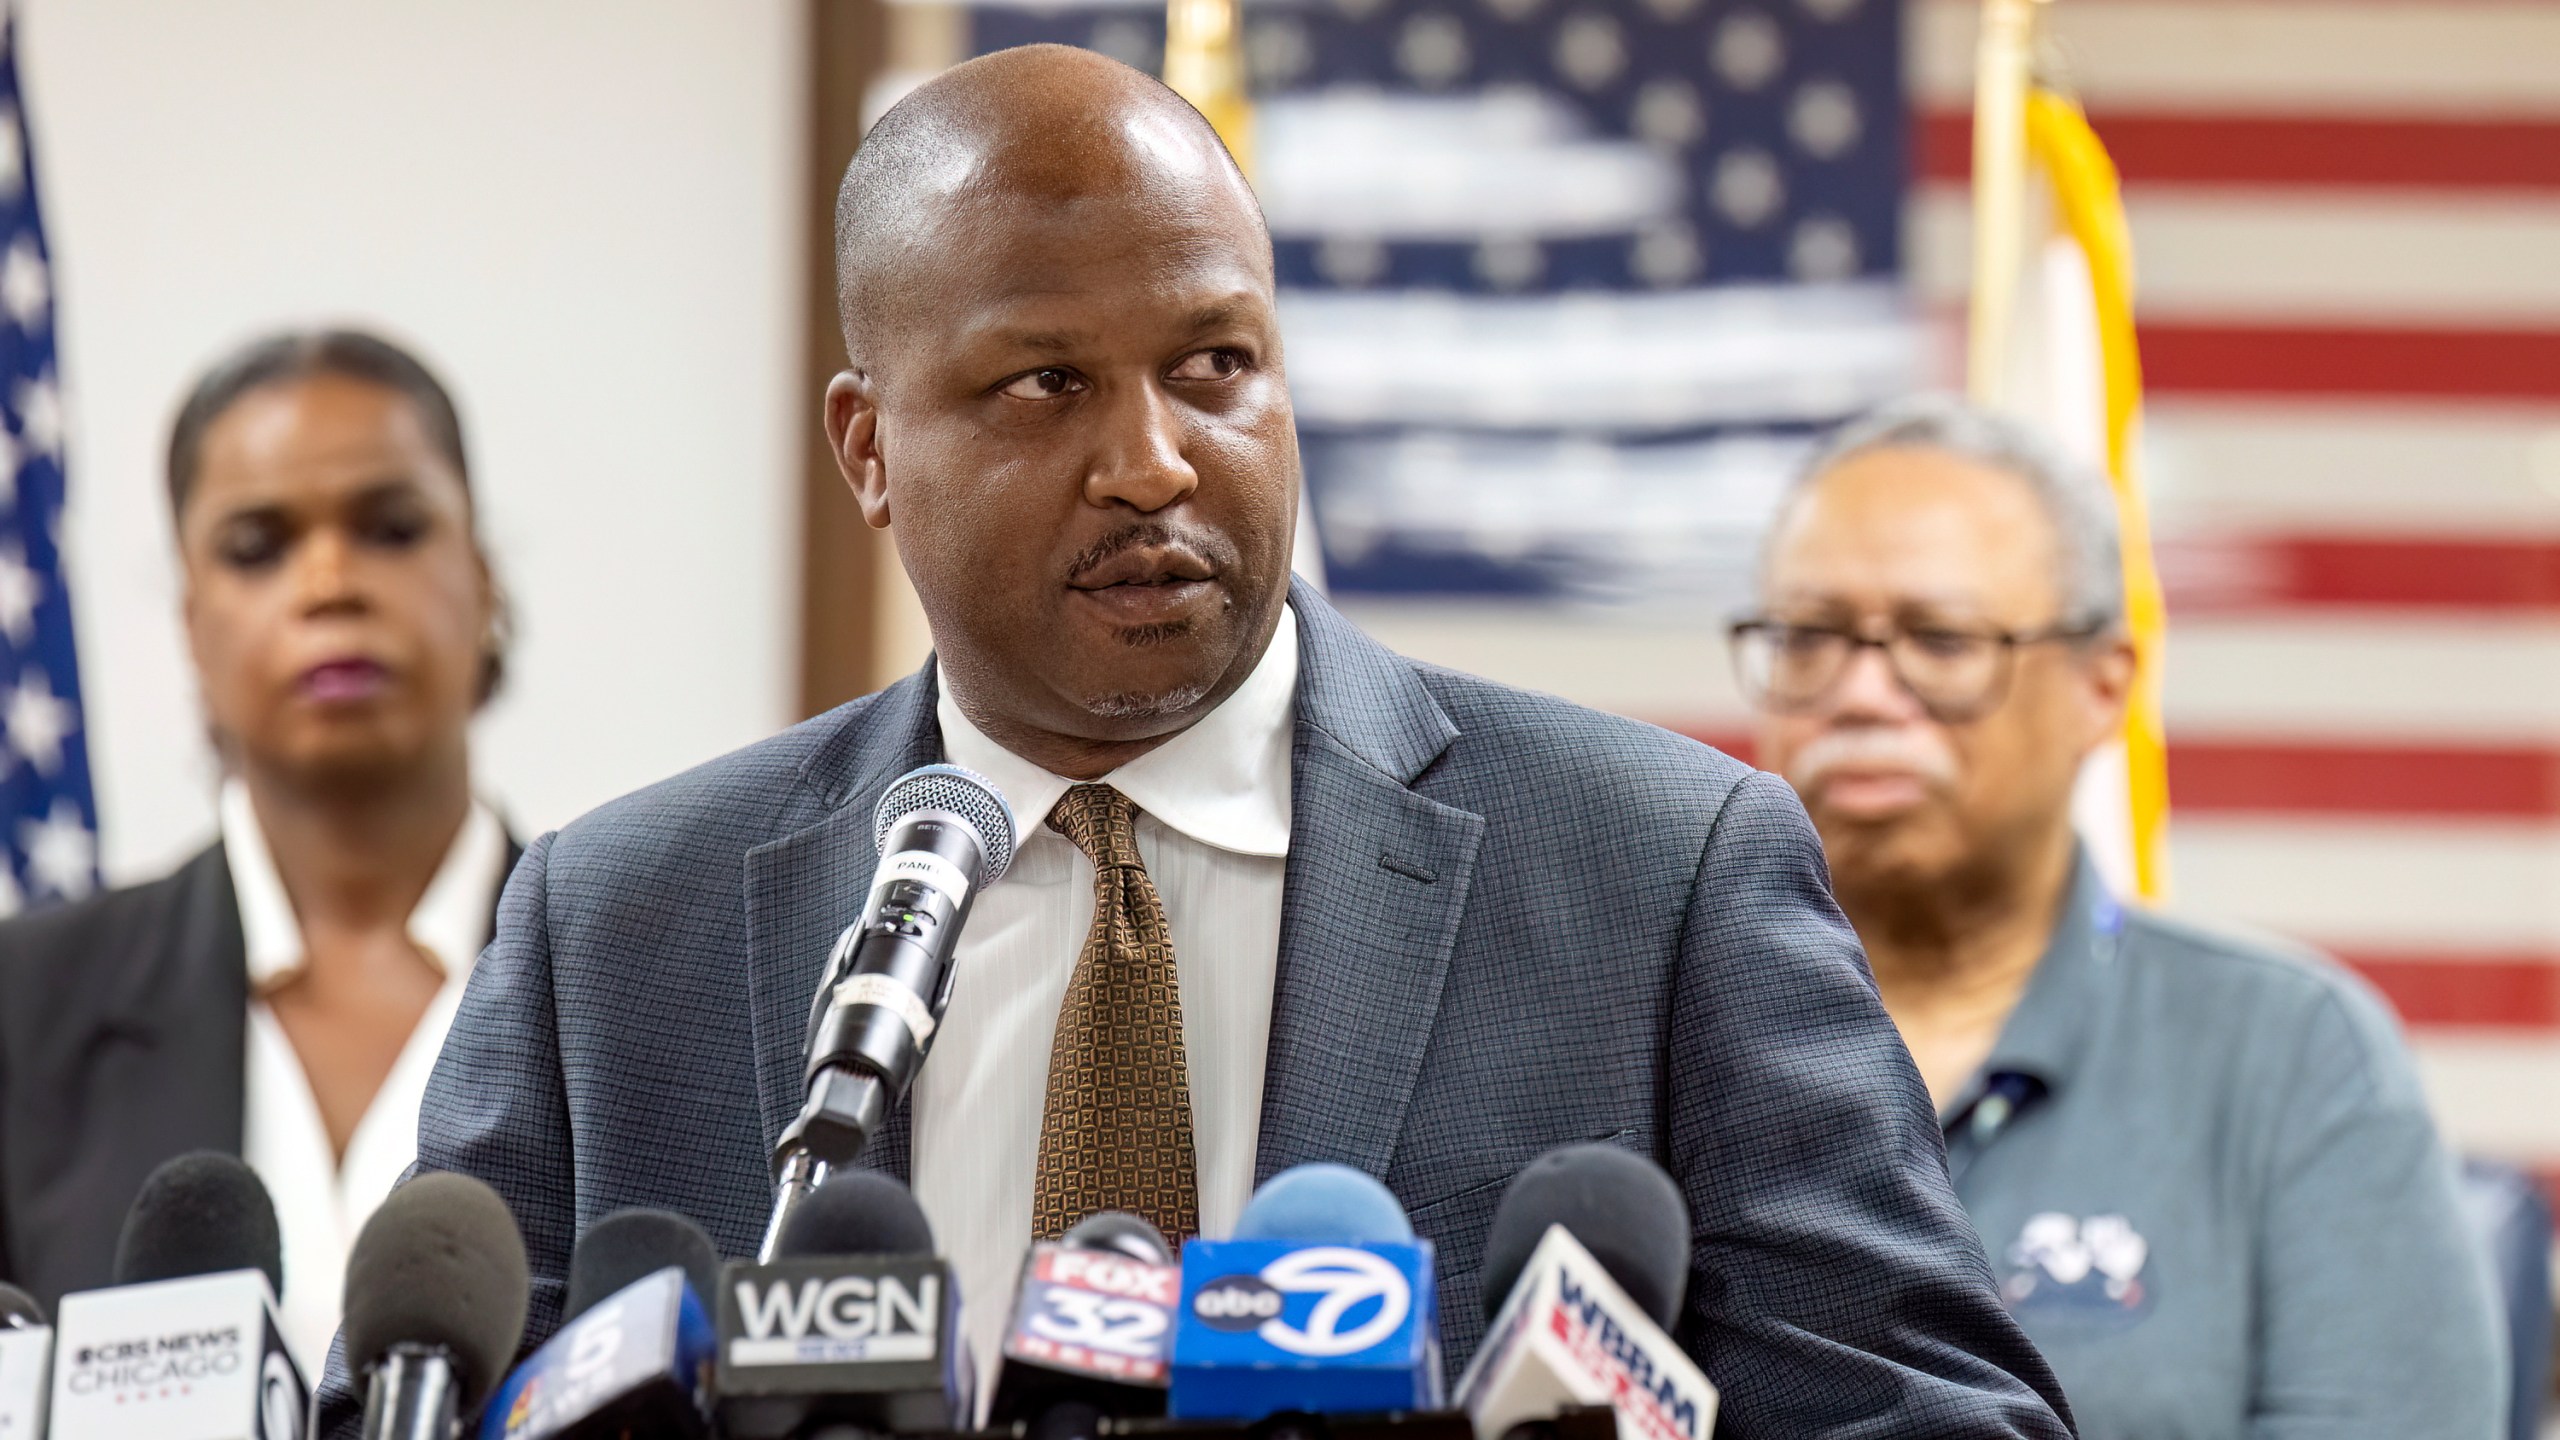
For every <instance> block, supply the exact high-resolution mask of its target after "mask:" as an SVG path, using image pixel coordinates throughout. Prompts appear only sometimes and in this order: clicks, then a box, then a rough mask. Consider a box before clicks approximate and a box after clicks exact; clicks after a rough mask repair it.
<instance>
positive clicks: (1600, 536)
mask: <svg viewBox="0 0 2560 1440" xmlns="http://www.w3.org/2000/svg"><path fill="white" fill-rule="evenodd" d="M1170 10H1171V14H1170V16H1168V13H1167V8H1166V6H1165V5H1164V4H1163V3H1162V0H1144V3H1135V4H1131V3H1112V0H1099V3H1096V0H1071V3H1057V0H1011V3H1008V0H989V3H976V4H970V5H967V6H965V7H964V8H963V10H962V14H963V16H964V17H965V21H966V24H967V27H968V29H967V38H966V42H965V48H966V49H967V50H968V51H969V52H971V53H985V52H987V51H990V50H995V49H1001V48H1003V47H1005V46H1008V45H1017V44H1024V43H1028V42H1033V41H1056V42H1063V43H1067V44H1074V45H1084V46H1087V47H1090V48H1092V49H1096V50H1099V51H1102V52H1103V53H1105V54H1108V55H1112V56H1114V57H1115V58H1118V59H1121V60H1124V61H1127V62H1128V63H1130V64H1132V65H1135V66H1138V67H1139V68H1141V69H1146V70H1153V71H1156V72H1157V73H1160V74H1162V75H1164V76H1165V77H1166V79H1167V80H1168V82H1169V83H1171V84H1173V86H1174V87H1175V88H1176V89H1177V90H1181V91H1182V92H1183V93H1184V94H1186V95H1189V96H1190V97H1191V98H1192V99H1193V100H1194V102H1195V103H1198V104H1200V105H1201V108H1202V109H1203V111H1204V112H1205V113H1207V114H1209V115H1210V117H1211V118H1212V120H1213V121H1215V122H1216V123H1217V124H1219V125H1220V127H1221V129H1222V132H1223V133H1226V134H1227V135H1228V136H1229V139H1230V143H1231V144H1233V143H1236V142H1237V140H1238V139H1239V138H1240V137H1243V136H1244V129H1243V125H1242V119H1243V117H1244V114H1245V109H1244V106H1243V105H1242V104H1241V103H1240V97H1238V100H1237V101H1234V102H1231V101H1230V100H1229V99H1228V94H1229V92H1226V91H1222V90H1212V89H1206V88H1202V87H1201V86H1200V83H1199V81H1198V80H1197V79H1195V77H1206V76H1213V75H1222V74H1223V75H1233V74H1234V73H1236V68H1237V62H1236V59H1235V58H1233V57H1235V56H1236V55H1238V54H1239V53H1240V57H1241V69H1242V71H1243V74H1244V78H1245V80H1246V82H1247V85H1248V87H1249V91H1250V94H1251V96H1252V106H1251V111H1250V136H1249V141H1248V143H1245V144H1243V145H1242V146H1241V147H1240V148H1239V154H1240V156H1241V157H1242V158H1244V159H1245V161H1246V163H1247V164H1248V165H1249V167H1250V170H1251V174H1252V178H1253V181H1254V185H1255V189H1256V191H1257V193H1258V194H1259V196H1260V198H1261V200H1262V203H1263V208H1264V212H1265V214H1266V215H1267V216H1268V217H1269V219H1270V222H1271V228H1272V233H1273V238H1274V244H1275V249H1276V252H1277V259H1278V265H1279V274H1280V283H1281V304H1282V310H1283V320H1284V324H1285V326H1286V329H1287V334H1288V338H1289V354H1288V364H1289V379H1290V389H1291V394H1292V399H1293V401H1294V402H1295V405H1296V408H1297V415H1298V421H1299V436H1300V441H1301V446H1302V449H1303V452H1304V454H1305V457H1306V465H1307V475H1308V481H1309V485H1310V488H1311V491H1312V496H1313V501H1314V513H1315V518H1316V519H1317V521H1318V522H1319V524H1320V527H1321V530H1322V542H1323V545H1322V548H1323V556H1324V564H1325V567H1326V570H1327V572H1328V574H1329V577H1330V579H1331V581H1332V588H1333V590H1334V591H1335V593H1336V594H1338V595H1341V596H1343V597H1345V598H1346V599H1347V600H1350V601H1352V602H1355V603H1356V602H1357V601H1359V600H1360V599H1362V598H1363V597H1384V596H1395V597H1407V598H1421V599H1425V600H1434V601H1437V600H1449V601H1457V602H1461V603H1475V602H1482V601H1509V602H1528V603H1536V604H1544V605H1554V606H1559V607H1565V608H1587V609H1591V610H1594V611H1608V612H1612V613H1615V612H1619V611H1624V610H1629V609H1636V610H1649V611H1652V612H1654V613H1657V614H1669V615H1679V616H1688V615H1696V614H1700V613H1717V614H1720V613H1722V612H1724V611H1725V610H1728V609H1731V608H1733V607H1734V606H1735V605H1736V604H1738V603H1739V601H1740V599H1741V590H1740V586H1741V581H1742V579H1743V577H1744V575H1745V573H1746V571H1747V563H1746V562H1747V559H1748V556H1749V554H1750V549H1751V546H1752V544H1753V543H1754V538H1755V537H1756V534H1757V532H1758V530H1759V528H1760V525H1761V522H1762V520H1763V518H1764V517H1765V515H1766V513H1767V511H1768V508H1769V505H1770V504H1771V502H1772V501H1773V499H1774V497H1775V494H1776V491H1777V488H1778V487H1779V485H1780V484H1781V483H1782V482H1783V480H1784V478H1785V476H1786V474H1787V472H1788V470H1789V468H1790V467H1791V466H1792V464H1793V463H1794V462H1795V461H1796V460H1797V459H1798V458H1799V457H1801V456H1802V455H1803V453H1804V452H1805V450H1806V448H1807V446H1808V445H1809V443H1810V438H1811V436H1812V435H1813V434H1814V433H1815V432H1816V431H1817V430H1818V429H1819V428H1821V427H1823V426H1825V425H1828V424H1830V423H1832V422H1834V421H1837V420H1839V419H1841V418H1843V417H1845V416H1846V415H1848V414H1850V413H1852V412H1854V411H1856V410H1858V409H1860V408H1862V407H1864V406H1865V405H1867V404H1871V403H1874V402H1876V401H1879V400H1882V399H1885V398H1887V397H1889V396H1891V395H1894V394H1898V393H1901V392H1903V391H1905V390H1909V389H1912V388H1915V387H1916V386H1917V385H1918V384H1919V383H1921V381H1922V379H1923V377H1924V373H1925V369H1926V367H1925V365H1924V363H1923V362H1924V358H1925V353H1926V350H1927V339H1926V327H1925V325H1924V324H1923V323H1922V321H1921V319H1920V318H1919V317H1918V315H1917V314H1916V312H1915V310H1914V307H1912V306H1911V305H1910V304H1909V303H1908V302H1907V301H1906V298H1905V296H1904V293H1903V288H1902V286H1901V283H1900V225H1901V209H1902V200H1903V192H1904V181H1905V176H1906V171H1907V165H1906V154H1907V147H1906V144H1905V136H1906V134H1907V130H1906V127H1905V113H1906V106H1905V104H1904V99H1903V91H1902V79H1901V23H1900V22H1901V17H1900V15H1899V13H1898V6H1897V5H1896V4H1895V3H1892V0H1766V3H1763V0H1753V3H1728V0H1248V3H1243V4H1241V5H1236V4H1234V0H1172V3H1171V6H1170ZM1168 20H1170V21H1171V24H1170V26H1168ZM1212 37H1216V38H1218V39H1220V41H1221V43H1220V44H1219V45H1216V46H1211V45H1209V44H1206V43H1204V41H1206V40H1207V39H1210V38H1212ZM1168 42H1170V43H1168ZM1691 658H1692V659H1693V661H1694V663H1696V664H1697V665H1700V666H1721V664H1722V659H1721V656H1720V655H1718V654H1716V653H1714V652H1712V651H1707V652H1701V653H1697V654H1695V655H1694V656H1692V657H1691Z"/></svg>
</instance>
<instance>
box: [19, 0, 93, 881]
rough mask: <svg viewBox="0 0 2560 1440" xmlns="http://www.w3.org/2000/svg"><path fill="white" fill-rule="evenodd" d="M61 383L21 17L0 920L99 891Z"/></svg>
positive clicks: (49, 262)
mask: <svg viewBox="0 0 2560 1440" xmlns="http://www.w3.org/2000/svg"><path fill="white" fill-rule="evenodd" d="M62 431H63V418H62V388H61V381H60V378H59V374H58V371H57V369H56V366H55V362H54V307H53V269H52V264H51V257H50V255H49V253H48V252H47V251H46V249H45V243H44V224H43V215H42V212H41V211H40V210H39V209H38V207H37V204H36V184H35V170H34V165H33V157H32V154H31V152H30V149H29V146H28V143H27V123H26V110H25V107H24V104H23V102H22V100H21V97H20V92H19V89H18V52H17V24H16V21H15V20H14V18H7V19H0V766H5V767H6V768H5V770H0V853H5V856H6V863H5V864H0V914H7V913H11V912H14V911H17V910H19V909H22V908H25V907H27V906H31V905H42V904H46V903H48V902H51V901H56V900H68V899H77V898H79V897H81V896H83V895H87V894H88V893H90V892H91V891H93V890H95V889H96V888H97V887H98V845H97V834H98V808H97V803H96V801H95V799H94V798H93V797H92V795H91V793H90V789H89V746H88V741H87V738H86V736H85V735H84V734H83V733H82V729H81V722H80V663H79V656H78V652H77V651H76V649H75V648H74V646H73V645H72V639H71V596H70V592H69V591H68V590H67V589H66V588H65V587H64V585H63V579H62V550H61V536H62V499H63V458H62V451H63V444H62Z"/></svg>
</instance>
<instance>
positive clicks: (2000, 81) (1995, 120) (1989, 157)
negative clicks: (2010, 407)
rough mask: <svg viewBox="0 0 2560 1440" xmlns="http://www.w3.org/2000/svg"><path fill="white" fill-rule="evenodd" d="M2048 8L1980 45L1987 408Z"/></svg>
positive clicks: (1998, 359) (1978, 389)
mask: <svg viewBox="0 0 2560 1440" xmlns="http://www.w3.org/2000/svg"><path fill="white" fill-rule="evenodd" d="M1174 3H1175V4H1176V5H1180V4H1182V3H1184V0H1174ZM2045 3H2048V0H1982V31H1981V35H1980V37H1979V38H1978V39H1977V40H1976V42H1975V46H1974V76H1973V303H1972V315H1971V318H1970V323H1969V328H1968V329H1967V331H1966V336H1965V387H1966V389H1967V390H1968V391H1969V392H1970V393H1971V394H1972V396H1973V398H1974V400H1975V401H1977V402H1978V403H1981V404H1984V405H1994V406H1996V405H2000V404H2001V403H2002V402H2004V401H2005V400H2006V399H2007V398H2008V393H2007V392H2008V379H2009V375H2008V371H2009V364H2008V361H2009V345H2010V342H2011V339H2012V337H2013V334H2014V332H2015V330H2016V328H2017V314H2018V289H2019V286H2020V284H2021V283H2023V276H2024V274H2025V265H2026V206H2027V80H2028V62H2029V56H2030V47H2031V45H2032V44H2033V41H2034V36H2035V16H2036V10H2037V8H2038V7H2039V6H2040V5H2043V4H2045Z"/></svg>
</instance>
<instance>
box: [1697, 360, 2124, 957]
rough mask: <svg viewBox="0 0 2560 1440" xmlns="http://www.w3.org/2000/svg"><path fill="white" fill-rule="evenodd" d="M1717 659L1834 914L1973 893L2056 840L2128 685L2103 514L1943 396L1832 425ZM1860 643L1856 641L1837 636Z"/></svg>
mask: <svg viewBox="0 0 2560 1440" xmlns="http://www.w3.org/2000/svg"><path fill="white" fill-rule="evenodd" d="M1760 606H1761V610H1760V614H1759V616H1758V617H1757V618H1756V620H1755V621H1752V622H1746V623H1745V624H1744V625H1743V626H1741V627H1737V632H1736V636H1735V641H1736V647H1737V656H1736V658H1737V662H1738V663H1739V665H1740V666H1741V669H1742V672H1743V682H1744V686H1745V689H1746V691H1747V692H1749V693H1751V694H1752V695H1753V698H1754V699H1755V701H1757V702H1758V703H1759V704H1760V706H1761V709H1762V714H1763V720H1762V723H1761V727H1760V743H1761V755H1760V759H1761V763H1762V764H1764V765H1767V766H1768V767H1769V768H1771V769H1773V770H1776V771H1778V772H1779V773H1780V774H1783V775H1785V776H1786V777H1787V779H1788V780H1789V781H1791V782H1792V783H1793V784H1794V785H1795V787H1796V790H1797V792H1798V793H1799V794H1800V795H1801V796H1802V797H1803V798H1804V803H1805V808H1806V809H1807V810H1808V811H1809V812H1810V813H1811V814H1812V816H1813V820H1814V824H1815V825H1816V827H1817V828H1819V829H1820V830H1821V832H1822V839H1823V847H1824V849H1825V850H1826V851H1827V852H1828V853H1829V855H1830V859H1831V868H1832V874H1833V879H1834V883H1835V884H1836V885H1837V886H1838V888H1839V890H1840V893H1841V896H1842V898H1843V899H1844V900H1845V901H1847V902H1848V903H1850V904H1851V905H1852V906H1853V907H1854V906H1859V905H1862V904H1871V905H1876V906H1895V907H1899V906H1901V905H1903V904H1906V903H1909V902H1915V901H1916V902H1921V903H1924V904H1925V902H1926V900H1927V899H1928V898H1929V897H1932V896H1938V897H1944V898H1948V899H1956V898H1961V897H1963V896H1965V895H1967V894H1983V893H1996V892H1997V891H1998V890H1999V889H2000V888H2002V887H2003V886H2004V885H2005V883H2006V882H2007V879H2008V877H2010V876H2012V875H2014V874H2015V873H2017V870H2018V868H2019V867H2020V866H2021V865H2022V864H2024V863H2026V862H2027V861H2028V860H2029V859H2030V858H2031V857H2033V856H2036V855H2038V854H2041V853H2045V851H2046V847H2050V846H2053V845H2056V844H2060V843H2063V842H2064V839H2065V837H2067V835H2068V834H2069V824H2070V804H2071V790H2072V782H2073V780H2074V778H2075V777H2076V776H2077V774H2078V772H2079V768H2080V763H2081V761H2082V760H2083V759H2084V758H2085V757H2086V756H2087V755H2088V754H2089V752H2090V751H2091V750H2092V749H2094V748H2096V747H2097V746H2098V745H2099V744H2100V743H2102V742H2103V741H2104V740H2105V739H2106V738H2107V737H2108V736H2109V735H2110V734H2112V733H2113V732H2114V730H2115V727H2116V725H2117V723H2118V722H2119V720H2120V719H2121V717H2122V715H2123V709H2124V704H2125V699H2126V695H2127V692H2128V690H2129V689H2130V687H2131V684H2132V678H2133V651H2132V647H2131V646H2130V644H2129V643H2128V642H2127V641H2126V640H2125V638H2124V629H2123V618H2124V588H2123V579H2122V571H2121V569H2120V561H2119V557H2118V547H2117V535H2116V520H2115V509H2114V502H2113V500H2112V498H2111V497H2110V495H2109V494H2108V492H2107V490H2106V488H2105V484H2104V482H2103V481H2101V480H2099V479H2098V478H2096V477H2095V476H2092V475H2090V474H2088V473H2086V472H2085V471H2083V470H2081V469H2079V468H2077V467H2074V466H2071V465H2069V464H2068V463H2066V462H2064V461H2063V460H2061V459H2060V458H2058V457H2057V456H2056V455H2054V454H2053V452H2052V451H2051V450H2050V448H2049V447H2047V446H2046V445H2044V444H2043V443H2042V442H2040V441H2039V440H2038V439H2037V438H2036V437H2035V436H2034V435H2033V434H2031V433H2030V432H2028V431H2026V430H2025V429H2023V428H2022V427H2020V426H2018V425H2016V424H2015V423H2013V422H2010V421H2007V420H2004V419H2001V418H1998V417H1995V416H1992V415H1989V414H1986V413H1984V412H1981V411H1978V410H1974V409H1971V408H1968V407H1966V406H1963V405H1960V404H1957V403H1954V402H1951V401H1944V400H1934V399H1932V400H1918V401H1911V402H1906V403H1903V404H1900V405H1896V406H1893V407H1890V408H1888V409H1886V410H1883V411H1880V412H1878V413H1877V414H1875V415H1874V416H1872V417H1869V418H1868V419H1866V420H1864V421H1861V422H1859V423H1856V424H1853V425H1851V426H1850V427H1849V428H1848V429H1846V430H1844V431H1843V432H1842V433H1841V434H1840V436H1839V437H1838V438H1837V439H1836V440H1835V441H1834V442H1833V443H1832V445H1831V446H1830V447H1829V448H1828V449H1826V450H1825V451H1824V452H1823V453H1822V455H1821V456H1820V457H1819V458H1817V459H1816V461H1815V462H1814V463H1813V464H1812V465H1811V466H1810V467H1809V468H1808V469H1807V470H1806V471H1805V472H1804V474H1803V476H1802V478H1801V479H1800V480H1799V481H1798V483H1797V485H1796V488H1795V489H1794V490H1793V491H1792V492H1791V493H1790V494H1789V496H1788V497H1787V500H1786V502H1785V504H1784V505H1783V506H1782V507H1781V508H1780V511H1779V514H1778V518H1777V521H1776V523H1775V525H1774V526H1773V527H1772V529H1771V532H1770V537H1769V542H1768V546H1767V549H1766V551H1765V552H1764V555H1763V558H1762V564H1761V574H1760ZM1862 640H1863V641H1880V642H1885V643H1883V644H1861V643H1859V642H1860V641H1862Z"/></svg>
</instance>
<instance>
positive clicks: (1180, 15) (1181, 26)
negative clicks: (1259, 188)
mask: <svg viewBox="0 0 2560 1440" xmlns="http://www.w3.org/2000/svg"><path fill="white" fill-rule="evenodd" d="M1237 10H1238V5H1237V0H1166V5H1165V12H1164V83H1165V84H1166V85H1168V86H1170V87H1171V88H1172V90H1173V93H1175V94H1176V95H1179V96H1181V97H1182V98H1183V99H1185V100H1188V101H1190V102H1191V104H1192V107H1193V108H1194V109H1197V110H1198V111H1199V112H1200V113H1201V114H1202V115H1204V116H1206V117H1208V121H1209V124H1210V125H1211V126H1212V127H1213V128H1215V129H1216V130H1217V132H1218V138H1219V139H1221V140H1224V141H1225V142H1227V153H1228V154H1230V155H1233V156H1234V157H1236V165H1237V166H1238V167H1239V168H1240V169H1242V170H1243V171H1244V172H1245V174H1247V175H1251V174H1252V173H1253V107H1252V104H1251V102H1250V101H1249V100H1248V99H1247V97H1246V94H1245V87H1244V22H1243V17H1242V16H1241V15H1239V14H1238V13H1237Z"/></svg>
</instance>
